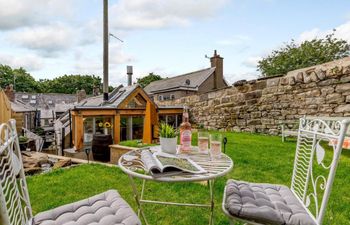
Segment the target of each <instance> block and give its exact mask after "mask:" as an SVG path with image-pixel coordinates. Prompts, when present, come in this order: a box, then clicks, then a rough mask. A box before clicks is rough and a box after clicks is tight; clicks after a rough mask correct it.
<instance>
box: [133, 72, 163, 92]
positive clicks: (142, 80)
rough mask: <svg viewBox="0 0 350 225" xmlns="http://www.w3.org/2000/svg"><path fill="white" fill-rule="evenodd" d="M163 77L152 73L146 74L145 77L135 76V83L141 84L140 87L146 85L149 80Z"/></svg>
mask: <svg viewBox="0 0 350 225" xmlns="http://www.w3.org/2000/svg"><path fill="white" fill-rule="evenodd" d="M162 79H163V78H162V77H161V76H160V75H156V74H153V73H150V74H148V75H147V76H145V77H142V78H137V83H138V84H139V85H140V86H141V87H143V88H144V87H146V86H147V85H149V84H150V83H151V82H153V81H157V80H162Z"/></svg>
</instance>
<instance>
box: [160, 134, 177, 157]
mask: <svg viewBox="0 0 350 225" xmlns="http://www.w3.org/2000/svg"><path fill="white" fill-rule="evenodd" d="M159 142H160V146H161V149H162V152H165V153H170V154H176V144H177V137H174V138H163V137H160V140H159Z"/></svg>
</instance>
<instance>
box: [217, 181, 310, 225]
mask: <svg viewBox="0 0 350 225" xmlns="http://www.w3.org/2000/svg"><path fill="white" fill-rule="evenodd" d="M224 201H225V208H226V210H227V211H228V212H229V213H230V214H231V215H232V216H234V217H237V218H241V219H246V220H249V221H255V222H257V223H262V224H273V225H316V223H315V221H314V220H313V219H312V217H311V216H310V215H309V214H308V213H307V211H306V209H305V208H304V207H303V205H302V204H301V203H300V201H299V200H298V199H297V198H296V197H295V195H294V194H293V193H292V191H291V190H290V189H289V188H288V187H286V186H283V185H273V184H256V183H248V182H243V181H235V180H228V181H227V185H226V199H224Z"/></svg>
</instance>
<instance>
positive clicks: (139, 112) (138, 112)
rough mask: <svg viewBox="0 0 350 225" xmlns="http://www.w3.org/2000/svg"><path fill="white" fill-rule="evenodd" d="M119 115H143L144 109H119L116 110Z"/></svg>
mask: <svg viewBox="0 0 350 225" xmlns="http://www.w3.org/2000/svg"><path fill="white" fill-rule="evenodd" d="M118 113H119V114H120V115H145V114H146V110H144V109H120V110H118Z"/></svg>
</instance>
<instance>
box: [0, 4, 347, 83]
mask: <svg viewBox="0 0 350 225" xmlns="http://www.w3.org/2000/svg"><path fill="white" fill-rule="evenodd" d="M102 2H103V1H102V0H89V1H86V0H10V1H8V0H0V64H7V65H10V66H12V67H20V66H21V67H24V68H25V69H27V70H28V71H29V72H30V73H31V74H32V75H33V76H34V77H35V78H36V79H42V78H53V77H57V76H60V75H63V74H95V75H102ZM109 20H110V32H111V33H113V34H114V35H116V36H118V37H119V38H121V39H122V40H124V42H123V43H121V42H119V41H117V40H116V39H111V40H110V82H111V85H117V84H120V83H125V82H126V75H125V71H126V65H133V66H134V74H135V77H140V76H142V75H145V74H148V73H149V72H154V73H156V74H160V75H162V76H164V77H171V76H174V75H179V74H182V73H187V72H191V71H195V70H199V69H203V68H207V67H209V65H210V63H209V60H208V59H207V58H205V55H208V56H211V55H212V54H213V51H214V49H217V51H218V53H219V54H220V55H221V56H222V57H224V75H225V77H226V79H227V80H228V81H229V82H230V83H232V82H233V81H236V80H239V79H253V78H255V77H257V76H258V74H259V73H258V72H257V71H256V62H257V61H258V60H259V59H260V58H261V57H264V56H266V55H267V54H268V53H269V52H271V50H272V49H275V48H277V47H278V46H280V45H281V44H283V43H284V42H287V41H290V40H291V39H295V40H297V41H302V40H306V39H312V38H314V37H322V36H324V35H326V34H327V33H329V32H331V31H332V29H333V28H335V29H336V30H337V31H336V36H337V37H341V38H343V39H345V40H348V41H350V1H344V0H333V1H328V0H319V1H305V0H289V1H287V0H284V1H282V0H186V1H181V0H110V1H109Z"/></svg>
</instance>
